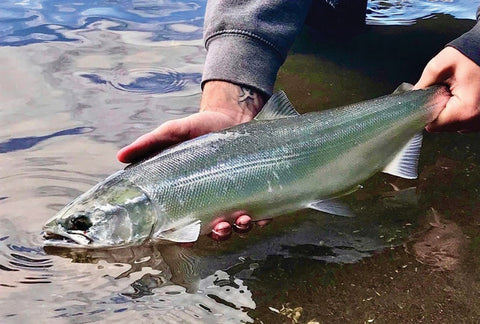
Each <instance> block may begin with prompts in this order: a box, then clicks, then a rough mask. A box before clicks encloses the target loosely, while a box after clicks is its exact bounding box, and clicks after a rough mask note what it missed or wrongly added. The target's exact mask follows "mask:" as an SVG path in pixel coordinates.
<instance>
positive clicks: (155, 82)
mask: <svg viewBox="0 0 480 324" xmlns="http://www.w3.org/2000/svg"><path fill="white" fill-rule="evenodd" d="M80 76H81V77H83V78H86V79H88V80H90V81H91V82H93V83H96V84H110V85H111V86H112V87H114V88H115V89H117V90H120V91H126V92H133V93H140V94H155V93H157V94H162V93H171V92H176V91H182V90H184V89H185V87H186V86H187V85H188V84H190V83H191V84H200V82H201V79H202V75H201V73H182V72H178V71H176V70H174V69H171V68H164V69H157V70H149V71H147V70H142V69H135V70H130V71H128V72H127V73H123V74H122V75H118V76H115V79H114V80H106V79H105V78H104V77H102V76H100V75H98V74H95V73H88V74H87V73H86V74H80Z"/></svg>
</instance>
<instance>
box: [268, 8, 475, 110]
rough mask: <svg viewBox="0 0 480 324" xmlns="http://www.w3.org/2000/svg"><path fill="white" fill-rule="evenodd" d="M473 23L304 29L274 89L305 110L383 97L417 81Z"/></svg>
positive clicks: (447, 20) (444, 19)
mask: <svg viewBox="0 0 480 324" xmlns="http://www.w3.org/2000/svg"><path fill="white" fill-rule="evenodd" d="M474 24H475V22H474V21H473V20H457V19H454V18H453V17H451V16H449V15H437V16H435V17H434V18H430V19H425V20H418V21H417V23H416V24H414V25H411V26H365V27H364V28H363V29H358V30H354V32H352V33H351V34H350V35H345V34H343V35H325V34H323V33H321V32H319V31H318V30H316V29H313V28H305V29H304V30H303V31H302V33H301V35H300V36H299V37H298V39H297V41H296V42H295V44H294V46H293V48H292V50H291V52H290V56H289V57H288V58H287V61H286V62H285V64H284V66H283V68H282V69H281V70H280V73H279V78H278V82H277V87H278V88H281V89H284V90H285V91H286V92H287V93H288V94H289V97H290V99H291V100H292V102H293V103H294V104H295V105H296V106H298V107H300V109H301V110H303V111H313V110H318V109H324V108H329V107H334V106H341V105H345V104H350V103H354V102H358V101H361V100H365V99H369V98H373V97H377V96H381V95H385V94H387V93H391V92H392V91H393V90H394V89H395V88H396V87H397V86H398V85H399V84H400V83H402V82H410V83H415V82H416V81H417V80H418V78H419V77H420V75H421V73H422V71H423V68H424V67H425V65H426V64H427V62H428V61H429V60H430V59H431V58H432V57H433V56H434V55H435V54H437V53H438V52H439V51H440V50H441V49H442V48H443V47H444V46H445V45H446V44H447V43H448V42H450V41H452V40H453V39H455V38H457V37H458V36H460V35H461V34H463V33H464V32H466V31H468V30H469V29H470V28H471V27H473V25H474Z"/></svg>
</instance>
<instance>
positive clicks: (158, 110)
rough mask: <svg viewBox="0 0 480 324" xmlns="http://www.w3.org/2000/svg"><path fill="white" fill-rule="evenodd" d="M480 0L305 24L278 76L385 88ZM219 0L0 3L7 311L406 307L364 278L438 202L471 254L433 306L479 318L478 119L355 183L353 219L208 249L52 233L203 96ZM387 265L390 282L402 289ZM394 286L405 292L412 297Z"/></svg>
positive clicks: (114, 313)
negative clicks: (393, 172) (350, 21)
mask: <svg viewBox="0 0 480 324" xmlns="http://www.w3.org/2000/svg"><path fill="white" fill-rule="evenodd" d="M477 5H478V1H460V0H459V1H371V2H370V3H369V10H368V16H367V22H368V23H369V27H368V28H367V29H366V30H364V31H362V32H361V33H359V34H358V35H355V36H354V37H352V38H351V39H348V40H344V41H342V42H340V43H339V42H335V41H333V40H331V39H327V40H322V41H321V42H316V37H317V35H314V36H312V34H311V33H310V32H308V31H305V32H304V33H302V35H301V37H300V38H299V40H298V41H297V43H296V44H295V46H294V48H293V50H292V54H291V56H290V57H289V58H288V60H287V62H286V64H285V66H284V68H283V69H282V71H281V73H280V76H279V80H278V85H277V87H279V88H283V89H285V90H286V92H287V94H289V95H290V97H291V99H292V101H293V102H294V104H295V105H296V106H297V107H299V109H300V110H303V111H307V110H315V109H321V108H326V107H333V106H337V105H343V104H346V103H350V102H355V101H359V100H362V99H367V98H371V97H374V96H378V95H383V94H385V93H388V92H389V91H392V89H393V88H395V86H396V85H397V84H398V83H400V82H401V81H410V82H414V81H415V79H416V78H418V76H419V74H420V72H421V68H422V67H423V65H424V64H425V63H426V61H427V60H428V59H429V58H430V57H431V56H433V55H434V54H435V52H436V51H438V50H439V49H440V48H441V47H442V46H443V45H444V44H445V43H446V42H448V41H449V40H451V39H453V38H455V37H456V36H458V35H459V34H461V33H462V32H463V31H465V30H468V28H470V27H471V26H472V25H473V21H472V20H469V19H473V18H474V17H475V10H476V6H477ZM204 10H205V2H204V1H148V0H145V1H96V2H81V1H63V2H62V3H61V4H55V3H52V2H48V1H40V0H37V1H22V2H9V1H6V2H2V4H0V17H1V19H0V26H1V28H0V30H1V32H0V45H1V46H0V58H1V61H2V63H3V64H2V65H1V67H0V69H1V72H2V73H1V74H0V103H1V104H0V107H1V108H2V109H0V121H1V122H2V125H3V127H2V128H1V129H0V160H1V166H0V223H1V224H0V301H1V302H0V319H1V320H0V321H1V322H2V323H3V322H8V323H10V322H12V323H33V322H39V321H41V322H54V323H56V322H59V323H65V322H66V323H70V322H72V323H86V322H94V321H105V320H108V321H115V320H120V321H127V320H129V321H131V320H138V321H141V322H151V321H153V320H155V321H157V322H172V323H174V322H199V323H204V322H221V323H225V322H234V323H238V322H241V321H244V322H250V321H254V320H257V321H263V322H271V321H273V320H277V321H289V319H288V317H287V316H288V315H289V314H290V315H291V314H292V313H291V312H290V313H289V309H294V308H295V307H299V306H301V307H303V309H304V310H303V313H301V314H302V316H301V318H300V320H301V321H302V322H307V321H308V320H311V319H320V320H321V321H327V322H335V321H336V320H338V321H342V320H346V319H350V320H351V319H352V317H351V316H353V315H352V314H356V315H358V314H360V317H358V316H357V317H355V318H354V320H355V321H363V320H365V321H367V320H369V319H378V320H381V319H382V318H383V319H384V320H387V319H390V320H392V319H396V320H399V319H400V320H401V319H405V318H407V319H409V320H413V319H414V317H413V315H411V317H408V316H407V317H404V318H402V317H390V318H389V317H388V316H393V315H391V314H397V313H395V312H394V311H393V312H392V309H391V308H389V305H383V307H381V305H380V306H379V305H378V304H377V305H373V306H372V308H371V309H370V308H368V307H369V306H366V302H362V301H361V300H360V301H358V299H359V298H360V299H362V298H363V295H362V293H361V292H359V291H352V290H351V287H354V286H351V285H352V284H353V285H356V286H355V287H359V286H361V282H368V280H369V279H370V278H377V277H383V274H384V272H385V271H387V270H388V271H389V269H390V267H391V266H392V264H394V263H395V262H394V261H392V260H391V259H389V258H388V257H385V259H386V260H384V259H382V256H385V255H390V254H389V253H397V254H398V253H400V252H398V250H397V249H394V250H390V248H392V247H394V246H398V245H401V244H402V243H405V244H407V245H408V244H409V243H410V242H411V237H412V236H411V235H413V234H415V233H419V232H422V231H423V230H424V228H423V223H425V222H426V223H432V222H433V221H429V218H428V217H431V215H432V212H431V211H430V208H431V207H433V208H434V209H435V210H437V211H438V212H439V213H440V215H441V217H442V219H443V218H446V219H447V220H444V221H443V224H444V223H445V222H447V221H448V222H453V223H458V226H459V228H460V231H461V233H462V235H463V236H465V239H466V240H467V241H466V242H467V243H463V244H464V248H463V250H465V251H466V252H465V251H463V252H462V253H463V254H461V255H463V256H464V257H463V258H464V259H467V260H469V262H468V263H466V264H464V263H462V264H461V266H460V270H458V268H456V269H457V270H450V271H451V272H448V273H446V274H444V273H443V272H441V273H442V274H440V275H438V274H437V275H436V276H438V277H435V279H438V280H437V281H439V282H443V281H442V280H445V281H452V282H456V283H457V284H456V285H453V284H445V285H442V284H440V286H439V287H437V288H438V290H434V291H435V292H434V293H433V295H431V296H427V297H426V298H425V299H424V301H423V304H422V305H423V306H425V307H423V306H422V307H423V308H424V310H423V313H424V315H425V316H427V317H426V318H427V319H428V318H430V319H438V318H435V317H434V315H432V314H438V308H435V307H437V306H431V307H430V306H429V305H430V304H429V303H432V304H434V305H437V304H438V303H443V304H445V305H446V306H444V307H443V308H442V309H441V310H442V311H443V314H447V315H449V314H450V315H451V317H449V318H458V317H461V316H467V315H468V316H469V317H468V318H466V317H463V318H464V319H466V320H465V321H467V322H468V320H469V319H470V320H472V322H474V319H475V315H478V314H480V308H479V307H478V306H479V305H477V304H476V303H475V302H474V300H475V298H470V297H471V296H470V295H467V293H466V292H467V291H469V290H471V287H472V285H473V287H477V286H475V285H478V281H476V280H478V278H476V277H475V276H472V280H474V281H473V283H472V282H471V281H468V282H467V281H464V280H463V279H462V280H460V279H461V278H464V276H465V273H469V272H468V271H467V270H465V268H467V269H470V271H473V272H475V271H474V270H475V269H478V268H477V265H478V263H476V262H477V261H475V260H477V257H476V255H477V253H478V248H477V245H478V242H479V240H478V237H480V234H479V231H478V224H479V223H480V222H479V221H480V219H479V218H478V216H477V210H478V209H477V206H479V203H480V202H479V199H478V198H477V197H478V190H477V185H476V184H477V183H478V182H477V180H478V179H479V178H480V170H479V168H478V164H479V162H480V161H479V159H478V156H477V152H478V151H479V149H480V147H479V144H478V143H479V142H480V141H478V139H479V138H478V136H477V135H476V134H474V135H465V136H460V135H457V134H442V135H429V136H427V137H426V140H425V145H424V149H423V152H422V161H421V175H420V179H419V181H413V182H408V181H399V180H395V179H393V178H391V177H386V176H382V175H379V176H376V177H374V178H373V179H371V180H370V181H368V182H367V183H366V184H365V186H364V189H363V190H361V191H360V192H359V193H358V194H356V195H354V196H352V197H350V200H351V201H350V203H351V204H352V206H354V209H355V210H356V212H357V214H358V217H356V218H354V219H345V218H335V217H331V216H326V215H319V214H318V213H314V212H302V213H299V214H296V215H289V216H286V217H282V218H279V219H277V220H275V222H273V223H272V224H270V225H269V226H267V227H265V228H263V229H260V228H254V230H253V231H252V232H251V233H249V234H248V235H243V236H242V235H234V236H233V237H232V239H230V240H229V241H227V242H222V243H217V242H213V241H211V240H209V239H208V238H201V239H200V241H199V242H198V243H196V244H195V246H194V247H193V248H183V247H179V246H173V245H166V246H153V247H141V248H132V249H121V250H113V251H96V252H90V253H86V252H83V253H82V252H75V253H74V252H71V251H62V250H54V249H53V250H52V249H50V250H47V251H44V250H43V248H42V245H41V244H42V240H41V237H40V230H41V226H42V225H43V223H44V222H45V220H47V219H48V218H49V217H51V216H52V215H53V214H54V213H55V212H56V211H58V210H59V209H60V208H61V207H62V206H63V205H65V204H66V203H68V202H69V201H71V200H72V199H73V198H75V197H76V196H77V195H79V194H80V193H82V192H84V191H86V190H87V189H89V188H90V187H91V186H92V185H94V184H95V183H97V182H98V181H99V180H101V179H103V178H104V177H105V176H107V175H108V174H111V173H112V172H114V171H116V170H117V169H119V168H121V167H122V166H121V165H120V163H118V162H117V161H116V160H115V153H116V151H117V150H118V148H120V147H122V146H123V145H125V144H128V143H129V142H131V141H132V140H133V139H135V138H136V137H137V136H139V135H141V134H143V133H144V132H145V131H147V130H150V129H152V128H154V127H156V126H157V125H159V124H160V123H162V122H163V121H165V120H168V119H172V118H177V117H180V116H186V115H188V114H190V113H192V112H195V111H196V110H197V109H198V101H199V98H200V90H199V83H200V79H201V71H202V64H203V60H204V55H205V54H204V50H203V46H202V41H201V33H202V28H201V26H202V24H203V12H204ZM443 14H448V15H443ZM377 25H389V26H377ZM390 183H392V184H393V186H392V184H390ZM412 186H417V187H418V190H417V191H416V193H415V190H412V189H409V188H410V187H412ZM393 187H396V188H397V189H398V188H399V189H401V191H394V189H393ZM425 220H426V221H425ZM433 223H434V222H433ZM440 223H441V222H440V221H439V223H438V224H440ZM435 224H437V223H435ZM449 224H450V223H449ZM445 227H446V226H445ZM455 233H457V232H455ZM447 234H451V233H447ZM416 235H417V234H415V235H413V237H415V239H418V240H419V241H421V239H422V237H421V236H420V238H417V236H416ZM439 235H440V234H439ZM450 236H452V235H450ZM457 236H458V235H457ZM463 236H462V237H463ZM462 242H463V241H462ZM385 249H386V250H385ZM412 249H413V248H412ZM442 249H443V247H442V246H440V247H439V251H440V252H442V251H443V252H444V254H449V255H455V253H453V252H451V251H450V250H448V251H447V250H442ZM381 251H383V252H381ZM391 251H394V252H391ZM459 253H460V252H459ZM465 253H466V254H465ZM372 254H375V255H380V259H378V257H377V258H371V256H372ZM465 255H466V257H465ZM369 257H370V258H369ZM365 258H367V259H365ZM392 258H393V259H394V260H397V259H399V258H397V257H396V256H394V257H392ZM395 258H396V259H395ZM416 259H419V260H420V261H422V263H418V261H417V260H416ZM457 259H462V258H460V257H459V256H458V257H457ZM362 260H363V261H362ZM364 260H373V261H371V264H368V266H369V267H372V269H376V270H372V271H370V272H368V271H365V269H363V268H362V265H363V264H364V262H365V261H364ZM400 260H401V261H398V262H404V263H405V265H408V266H409V267H407V268H406V269H417V268H418V269H420V270H419V271H418V273H420V274H422V277H421V280H423V281H425V282H428V280H429V278H430V279H431V276H432V275H431V274H430V272H429V269H436V268H435V267H436V265H435V264H429V263H428V262H427V261H425V260H424V259H421V255H420V256H418V255H417V256H416V257H412V256H411V255H410V254H409V255H408V256H402V258H400ZM369 262H370V261H369ZM344 264H350V265H351V266H352V267H353V269H354V270H355V273H359V274H360V275H362V274H363V277H361V279H360V283H359V282H354V281H352V282H350V281H349V280H350V278H349V276H348V274H349V269H350V268H348V267H347V266H344ZM403 265H404V264H403V263H402V264H400V268H399V269H400V270H401V269H405V268H401V267H403ZM422 267H425V268H422ZM377 268H378V269H377ZM472 269H473V270H472ZM362 271H363V272H362ZM397 271H398V269H397ZM412 271H413V270H412ZM422 271H424V272H422ZM466 271H467V272H466ZM385 273H386V272H385ZM416 275H417V272H416V271H415V272H412V273H408V275H406V276H405V278H403V279H402V280H403V281H399V282H400V284H401V285H400V286H399V287H400V288H402V289H405V290H408V289H411V290H413V288H412V287H410V286H409V284H411V282H413V281H415V280H418V277H414V276H416ZM459 278H460V279H459ZM352 280H353V279H352ZM389 280H390V279H389ZM392 280H393V279H392ZM399 280H400V279H399ZM378 282H379V286H378V287H376V289H377V290H376V291H377V293H379V294H382V296H384V299H385V298H387V297H386V296H389V295H388V291H393V290H392V289H391V287H390V286H389V284H388V283H384V282H382V281H381V280H378ZM467 283H468V284H467ZM372 285H373V284H372ZM347 286H348V287H350V288H348V287H347ZM451 286H453V287H454V291H455V294H453V293H452V294H451V295H452V296H450V295H449V296H447V297H449V298H450V302H451V301H452V300H453V301H454V302H457V304H455V303H452V305H457V306H458V304H461V303H462V302H465V301H466V300H470V304H469V311H468V312H467V311H465V310H460V308H458V307H457V308H453V306H452V308H448V305H447V304H448V303H445V302H444V301H443V300H444V299H442V300H441V301H438V302H437V299H439V298H443V297H444V296H443V295H442V294H445V292H444V291H448V289H450V288H451ZM332 287H334V288H335V289H334V288H332ZM342 287H343V288H342ZM370 288H371V287H370V286H369V287H366V288H365V291H367V290H368V289H370ZM447 288H448V289H447ZM332 289H334V290H333V291H332ZM452 289H453V288H452ZM439 291H440V293H439ZM325 292H328V294H327V295H324V294H325ZM437 294H438V295H437ZM374 296H376V295H375V294H374ZM395 296H400V297H395V298H397V299H395V298H394V297H391V298H393V302H392V304H395V307H397V306H396V305H397V304H402V303H403V304H405V303H406V302H405V300H399V299H400V298H402V297H401V295H400V294H399V293H397V294H396V295H395ZM467 297H468V298H467ZM344 298H345V299H346V300H348V301H349V302H348V303H347V304H348V305H350V306H348V305H346V304H345V299H344ZM365 298H366V299H368V298H370V297H365ZM409 298H410V297H409ZM445 298H446V297H445ZM462 298H464V299H462ZM410 299H411V298H410ZM476 300H478V299H476ZM320 301H321V302H320ZM403 304H402V305H403ZM322 305H323V307H322ZM342 305H343V306H342ZM359 305H360V306H359ZM282 306H285V309H286V310H284V311H282V312H283V314H278V313H277V312H276V310H279V311H280V309H281V308H282ZM340 306H342V307H340ZM269 307H270V308H269ZM349 307H350V308H349ZM372 309H374V310H372ZM395 309H396V310H397V312H400V313H401V311H399V309H400V308H395ZM333 310H334V311H333ZM297 311H298V310H297ZM342 311H343V312H342ZM331 312H332V314H333V315H330V313H331ZM356 312H357V313H356ZM435 312H436V313H435ZM410 314H414V312H410ZM465 314H467V315H465ZM447 315H445V316H447ZM349 316H350V317H349ZM428 316H431V317H428ZM449 318H447V320H446V321H448V319H449ZM444 319H445V318H444ZM477 319H478V317H477Z"/></svg>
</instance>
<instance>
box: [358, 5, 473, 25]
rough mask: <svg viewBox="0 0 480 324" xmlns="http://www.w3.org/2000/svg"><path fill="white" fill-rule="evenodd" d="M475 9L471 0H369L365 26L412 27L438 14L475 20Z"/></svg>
mask: <svg viewBox="0 0 480 324" xmlns="http://www.w3.org/2000/svg"><path fill="white" fill-rule="evenodd" d="M477 5H478V3H477ZM475 8H476V7H475V1H471V0H455V1H453V0H420V1H419V0H392V1H384V0H370V1H368V7H367V24H368V25H413V24H415V23H416V21H417V20H419V19H428V18H434V17H435V16H436V15H438V14H439V13H442V14H448V15H452V16H453V17H455V18H457V19H475Z"/></svg>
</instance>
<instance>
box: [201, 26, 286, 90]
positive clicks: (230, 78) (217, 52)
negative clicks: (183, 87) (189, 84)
mask: <svg viewBox="0 0 480 324" xmlns="http://www.w3.org/2000/svg"><path fill="white" fill-rule="evenodd" d="M207 45H208V47H207V51H208V52H207V57H206V60H205V66H204V68H203V76H202V88H203V85H204V84H205V82H207V81H213V80H221V81H227V82H232V83H235V84H242V85H247V86H250V87H252V88H255V89H257V90H259V91H261V92H262V93H264V94H266V95H267V96H271V95H272V93H273V85H274V83H275V80H276V78H277V72H278V70H279V68H280V66H281V65H282V63H283V58H281V57H280V55H279V54H278V53H277V52H276V51H275V50H274V49H273V48H269V47H268V45H267V44H263V42H260V41H258V40H255V39H254V38H251V37H248V36H247V35H243V34H234V33H233V34H220V35H218V36H215V37H214V38H212V39H210V40H209V42H208V44H207Z"/></svg>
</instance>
